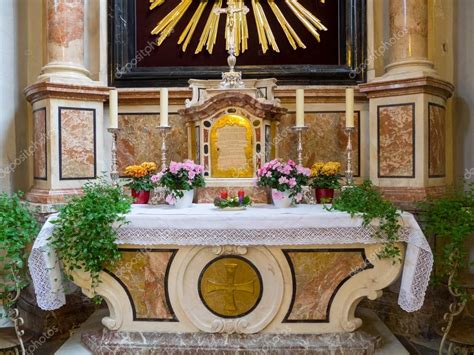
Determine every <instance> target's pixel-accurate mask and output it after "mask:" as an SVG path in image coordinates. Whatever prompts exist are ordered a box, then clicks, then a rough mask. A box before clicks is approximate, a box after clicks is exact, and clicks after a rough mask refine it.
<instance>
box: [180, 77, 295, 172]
mask: <svg viewBox="0 0 474 355" xmlns="http://www.w3.org/2000/svg"><path fill="white" fill-rule="evenodd" d="M244 84H245V87H244V88H237V89H222V88H219V81H217V80H191V81H190V87H191V89H192V90H193V97H192V99H191V100H190V101H189V100H188V101H187V102H186V108H185V109H182V110H179V111H178V112H179V114H180V115H181V117H183V118H184V119H185V120H186V121H187V123H188V146H189V147H190V150H189V155H190V157H191V159H193V160H195V161H197V162H199V163H201V164H202V165H204V169H205V170H204V173H205V175H206V176H209V177H215V178H253V177H254V176H255V173H256V171H257V169H258V168H260V167H261V166H262V164H263V163H265V162H266V161H269V160H271V159H273V158H275V157H276V156H277V152H276V147H275V144H274V139H275V137H276V132H277V126H278V122H279V120H280V118H281V117H282V116H283V115H285V114H286V112H287V109H286V108H283V107H280V105H279V101H278V100H276V99H275V98H274V96H273V89H274V87H275V86H276V80H275V79H264V80H245V81H244Z"/></svg>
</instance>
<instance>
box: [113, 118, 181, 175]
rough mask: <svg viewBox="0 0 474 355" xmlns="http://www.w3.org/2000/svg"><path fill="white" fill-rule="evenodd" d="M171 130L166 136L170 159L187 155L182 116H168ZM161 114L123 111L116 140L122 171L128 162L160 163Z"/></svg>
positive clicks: (176, 159) (120, 169)
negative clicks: (159, 127)
mask: <svg viewBox="0 0 474 355" xmlns="http://www.w3.org/2000/svg"><path fill="white" fill-rule="evenodd" d="M169 121H170V126H171V130H170V132H169V134H168V136H167V138H166V142H167V146H168V151H167V154H168V155H167V158H168V161H171V160H174V161H182V160H184V159H187V158H188V138H187V137H188V136H187V128H186V123H185V122H184V120H183V119H181V118H180V116H179V115H170V116H169ZM159 124H160V116H159V114H156V113H124V114H120V115H119V128H121V129H122V130H121V131H120V133H119V135H118V139H117V159H118V166H119V171H120V172H121V173H123V171H124V169H125V168H126V167H127V166H128V165H134V164H140V163H142V162H144V161H152V162H155V163H157V164H158V165H159V164H160V162H161V136H160V132H159V130H158V129H157V128H156V127H157V126H159Z"/></svg>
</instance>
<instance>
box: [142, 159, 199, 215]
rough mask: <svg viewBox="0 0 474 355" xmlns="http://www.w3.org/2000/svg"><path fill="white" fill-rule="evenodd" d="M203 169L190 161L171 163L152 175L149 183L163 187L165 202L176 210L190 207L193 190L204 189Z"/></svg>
mask: <svg viewBox="0 0 474 355" xmlns="http://www.w3.org/2000/svg"><path fill="white" fill-rule="evenodd" d="M203 172H204V167H203V166H202V165H199V164H195V163H194V161H192V160H185V161H184V162H174V161H172V162H171V163H170V165H169V167H168V168H166V169H164V170H163V171H161V172H160V173H158V174H156V175H153V176H152V177H151V181H152V182H153V183H156V184H158V185H160V186H163V187H164V188H165V191H166V202H167V203H168V204H169V205H173V206H175V207H176V208H186V207H191V205H192V203H193V198H194V188H196V187H204V186H205V181H204V175H203Z"/></svg>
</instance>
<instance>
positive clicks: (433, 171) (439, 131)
mask: <svg viewBox="0 0 474 355" xmlns="http://www.w3.org/2000/svg"><path fill="white" fill-rule="evenodd" d="M428 117H429V121H428V127H429V160H428V162H429V163H428V165H429V176H430V177H443V176H445V175H446V138H445V137H446V120H445V118H446V109H445V108H444V107H443V106H440V105H436V104H433V103H430V104H429V111H428Z"/></svg>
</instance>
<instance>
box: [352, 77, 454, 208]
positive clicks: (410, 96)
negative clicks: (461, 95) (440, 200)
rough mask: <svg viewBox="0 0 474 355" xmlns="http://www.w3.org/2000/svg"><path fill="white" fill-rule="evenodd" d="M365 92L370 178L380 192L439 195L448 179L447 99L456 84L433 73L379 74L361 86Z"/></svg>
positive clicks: (402, 196)
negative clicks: (374, 79) (391, 75)
mask: <svg viewBox="0 0 474 355" xmlns="http://www.w3.org/2000/svg"><path fill="white" fill-rule="evenodd" d="M359 90H360V92H364V93H367V96H368V98H369V116H370V119H369V122H370V124H369V125H370V139H371V142H370V161H371V164H370V179H371V180H372V182H373V183H374V185H375V186H378V187H379V188H380V189H381V191H382V193H383V194H384V196H385V197H386V198H388V199H389V200H391V201H394V202H397V203H399V204H407V203H408V204H412V205H413V203H414V202H416V201H420V200H423V199H425V198H426V197H427V196H430V195H431V196H435V197H436V196H440V195H442V193H443V192H444V191H445V190H446V186H448V185H449V184H450V181H451V180H452V171H451V170H452V167H451V166H450V165H449V164H448V162H449V156H448V155H447V154H448V153H447V152H449V151H450V149H449V147H450V146H452V137H450V136H449V135H448V134H447V132H449V131H450V130H449V125H450V121H449V119H448V118H447V117H446V100H447V99H448V98H449V97H450V96H451V94H452V92H453V90H454V86H453V85H452V84H451V83H449V82H446V81H444V80H441V79H439V78H435V77H433V76H422V75H420V76H418V77H413V72H412V73H410V77H408V78H405V79H397V80H395V79H393V78H391V79H388V78H387V77H384V78H381V79H379V80H378V81H372V82H370V83H367V84H362V85H360V86H359Z"/></svg>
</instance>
